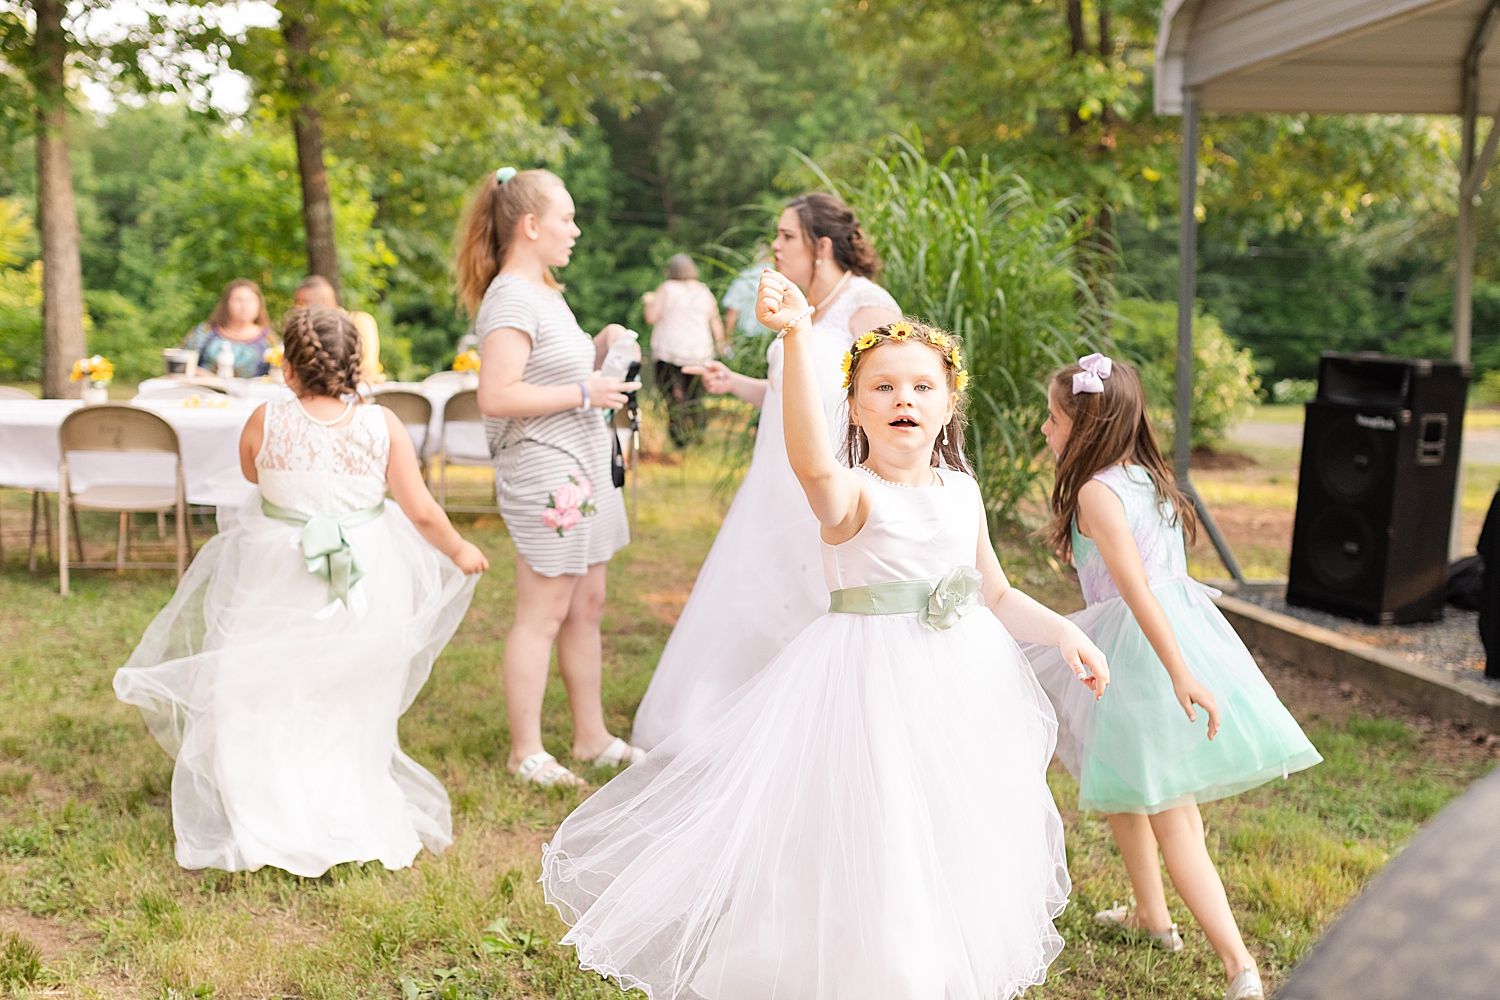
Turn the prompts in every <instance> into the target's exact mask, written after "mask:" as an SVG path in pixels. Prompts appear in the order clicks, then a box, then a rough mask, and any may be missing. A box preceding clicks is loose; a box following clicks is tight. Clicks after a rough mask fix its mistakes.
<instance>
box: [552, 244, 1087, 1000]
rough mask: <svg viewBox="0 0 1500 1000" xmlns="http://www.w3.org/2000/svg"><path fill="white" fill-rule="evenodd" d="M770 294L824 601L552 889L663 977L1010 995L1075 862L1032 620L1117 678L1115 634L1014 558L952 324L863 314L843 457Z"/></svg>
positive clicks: (914, 995)
mask: <svg viewBox="0 0 1500 1000" xmlns="http://www.w3.org/2000/svg"><path fill="white" fill-rule="evenodd" d="M760 296H761V301H760V303H759V307H758V309H757V313H758V315H759V318H760V319H761V322H763V323H765V324H766V325H767V326H770V327H772V328H773V329H778V330H783V331H784V333H785V347H786V361H785V374H784V393H785V395H784V413H785V417H786V421H785V423H786V428H787V452H788V455H789V457H790V459H791V463H792V467H793V468H794V469H795V470H796V473H797V477H798V479H799V481H800V482H801V484H802V487H803V490H804V491H805V493H806V496H807V499H808V501H809V502H810V503H811V506H812V509H813V511H814V512H815V513H816V515H817V517H818V520H819V521H820V522H821V524H822V526H823V527H822V534H823V545H822V551H823V564H824V568H825V572H826V575H827V579H828V586H829V589H830V590H831V591H833V594H832V600H831V606H830V609H829V613H828V614H826V615H824V616H823V617H822V618H819V619H818V620H816V621H814V622H813V623H812V624H811V625H809V626H808V627H807V628H806V629H805V630H804V631H803V632H802V634H801V635H799V636H798V637H797V638H796V639H794V640H793V641H792V642H791V644H790V645H789V646H787V647H786V648H785V649H784V650H783V651H782V652H781V653H780V654H779V655H778V656H777V657H776V658H775V659H774V660H772V661H771V663H770V665H769V666H767V668H766V669H765V671H764V672H763V673H762V674H761V675H760V676H759V677H757V678H756V679H755V680H754V681H752V682H751V683H750V684H748V685H746V686H745V687H744V688H743V689H742V690H741V693H740V694H739V696H738V700H737V702H736V703H735V704H734V705H733V706H732V707H731V708H729V709H728V711H727V713H726V714H725V715H723V716H722V717H721V719H720V720H719V722H718V723H717V725H715V726H714V727H712V728H711V729H709V730H706V731H703V732H701V733H697V734H691V733H684V734H678V735H675V736H672V737H669V738H668V739H667V740H665V741H664V742H663V743H661V744H660V745H659V746H657V747H656V748H655V749H653V750H652V751H651V752H650V753H649V754H648V755H647V756H646V758H645V760H644V761H642V762H640V763H637V764H635V765H634V766H632V767H631V768H630V769H629V770H627V771H625V772H624V773H623V774H622V775H620V776H619V777H617V778H615V779H614V780H613V781H611V782H610V783H609V784H608V785H606V786H605V787H604V788H602V789H600V790H599V791H598V792H596V793H595V794H594V795H593V796H592V797H591V798H589V799H588V800H587V801H586V802H584V803H583V804H582V805H581V806H580V807H579V808H578V809H577V810H576V811H575V812H574V813H573V814H572V815H571V816H569V817H568V818H567V820H566V821H564V823H563V824H562V827H561V828H560V829H559V830H558V831H557V834H556V836H555V837H554V838H553V839H552V841H551V843H550V844H548V845H547V846H546V847H545V848H544V854H543V863H542V883H543V886H544V888H545V891H546V894H547V899H548V901H549V902H551V903H553V904H554V905H555V906H556V907H557V909H558V911H559V912H560V913H561V914H562V916H563V919H564V920H565V921H567V922H568V923H569V924H571V925H572V929H571V930H570V931H569V933H568V934H567V936H566V937H565V938H564V939H563V941H564V943H565V944H571V945H573V946H575V947H576V948H577V951H578V958H579V962H580V964H581V965H583V966H584V967H585V968H591V969H595V970H598V971H600V972H602V973H605V974H606V975H609V976H613V977H616V978H617V979H618V980H619V982H620V983H621V985H622V986H624V987H627V988H628V987H639V988H641V989H643V990H645V991H646V992H647V994H648V995H649V996H651V997H652V1000H676V998H683V1000H687V998H692V1000H1004V998H1007V997H1012V996H1015V995H1016V994H1018V993H1020V992H1021V991H1023V990H1024V989H1026V988H1027V987H1028V986H1031V985H1033V984H1035V983H1038V982H1040V981H1041V980H1042V979H1043V978H1044V977H1045V975H1046V971H1047V967H1048V965H1049V964H1050V963H1051V961H1052V959H1053V958H1054V957H1056V955H1057V953H1058V951H1059V950H1060V949H1061V948H1062V939H1061V937H1060V936H1059V935H1058V933H1057V931H1056V929H1055V928H1054V927H1053V923H1052V921H1053V918H1054V917H1055V916H1056V915H1057V914H1058V912H1059V911H1060V910H1061V909H1062V907H1063V905H1064V904H1065V903H1066V901H1067V896H1068V890H1069V882H1068V874H1067V867H1066V863H1065V859H1064V855H1063V834H1062V823H1061V820H1060V819H1059V817H1058V813H1057V809H1056V807H1055V806H1054V804H1053V801H1052V795H1051V793H1050V792H1049V790H1048V788H1047V783H1046V778H1045V772H1046V768H1047V764H1048V761H1049V760H1050V759H1051V756H1052V750H1053V742H1054V738H1055V735H1056V727H1057V724H1056V720H1055V718H1054V716H1053V714H1052V710H1051V708H1050V707H1049V705H1048V703H1047V700H1046V698H1045V696H1044V695H1043V693H1042V691H1041V688H1040V687H1039V685H1038V684H1037V682H1036V679H1035V678H1034V677H1033V676H1032V673H1031V670H1030V667H1029V666H1028V665H1027V663H1026V661H1025V659H1024V658H1023V657H1022V656H1021V654H1020V651H1019V649H1018V648H1017V645H1016V638H1021V639H1025V640H1029V641H1033V642H1042V643H1048V644H1051V645H1056V646H1059V647H1061V649H1062V650H1063V653H1064V656H1065V658H1066V659H1067V660H1068V661H1069V662H1071V663H1072V664H1073V665H1074V668H1075V670H1076V671H1077V674H1078V676H1079V677H1080V679H1083V678H1084V676H1085V669H1084V668H1085V665H1087V667H1089V668H1091V670H1092V674H1091V675H1089V676H1088V677H1087V680H1085V681H1084V683H1086V684H1087V685H1088V686H1090V687H1091V688H1093V689H1094V690H1095V691H1096V692H1097V691H1102V690H1103V687H1104V685H1105V684H1106V683H1108V672H1107V667H1106V665H1105V662H1104V658H1103V656H1102V655H1101V654H1100V653H1099V651H1098V650H1097V649H1096V648H1095V647H1094V646H1093V644H1092V643H1090V642H1089V640H1088V639H1087V638H1086V637H1085V636H1084V635H1083V633H1082V632H1080V631H1079V630H1078V628H1077V627H1076V626H1074V625H1072V624H1071V623H1069V622H1068V621H1067V620H1065V619H1064V618H1062V617H1060V616H1058V615H1056V614H1054V613H1053V612H1051V611H1048V610H1047V609H1045V608H1043V607H1042V606H1041V605H1039V604H1037V603H1036V602H1034V601H1032V600H1031V599H1030V598H1028V597H1027V596H1025V595H1024V594H1021V593H1019V592H1018V591H1016V590H1014V589H1013V588H1011V587H1010V586H1009V585H1008V584H1007V582H1006V579H1005V575H1004V573H1002V572H1001V569H1000V564H999V562H998V561H997V560H996V558H995V553H994V549H993V548H992V547H991V545H990V541H989V535H988V532H987V531H986V528H985V519H984V513H983V506H982V502H981V498H980V495H979V490H978V488H977V486H976V485H975V483H974V480H973V479H972V478H970V477H969V476H968V475H965V474H964V473H963V472H961V471H959V469H960V467H962V465H963V456H962V451H961V443H962V442H961V435H960V421H958V420H954V419H953V418H954V416H955V412H956V410H957V407H958V406H959V404H960V401H961V389H962V383H963V382H964V380H965V379H966V376H965V375H964V374H963V373H962V371H961V368H960V361H961V359H960V356H959V353H958V350H957V349H956V348H955V347H954V346H953V345H952V344H951V342H949V341H948V339H947V338H946V337H945V336H944V335H943V334H941V333H940V332H938V331H935V330H929V329H928V328H926V327H922V326H920V325H918V324H909V323H903V322H898V323H893V324H889V325H887V326H883V327H881V328H879V329H878V330H875V331H872V332H870V333H867V334H865V335H864V336H862V337H861V338H859V340H857V341H856V342H855V344H854V348H853V351H852V353H851V356H850V359H849V366H850V369H851V370H850V380H851V383H852V386H851V388H850V389H849V403H850V411H851V416H850V420H851V427H850V432H851V436H852V438H853V440H852V441H851V442H850V446H849V447H850V451H851V458H852V459H853V461H852V462H851V464H853V465H856V466H857V467H856V468H844V467H842V466H841V465H839V464H838V462H837V461H836V460H835V458H834V453H833V449H832V447H831V446H830V442H829V434H828V425H827V423H826V421H825V419H824V413H823V405H822V403H821V401H820V400H819V398H818V392H817V388H816V375H815V372H814V365H813V360H812V351H811V345H810V343H809V340H810V338H809V336H808V333H807V323H806V316H807V310H806V309H805V301H804V300H803V299H802V295H801V293H800V292H798V291H797V290H796V288H795V286H793V285H792V284H791V282H789V281H787V280H786V279H785V278H784V277H783V276H781V275H780V274H777V273H776V272H774V271H767V272H766V273H765V275H764V276H763V277H762V279H761V290H760ZM940 435H942V436H943V437H944V438H945V441H946V443H945V444H943V445H941V446H940V445H938V444H937V439H938V437H939V436H940ZM940 460H941V464H940ZM779 555H780V554H779V553H767V554H766V558H777V557H778V556H779ZM1013 636H1014V637H1016V638H1013Z"/></svg>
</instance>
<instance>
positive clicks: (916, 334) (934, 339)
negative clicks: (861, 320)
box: [841, 320, 969, 392]
mask: <svg viewBox="0 0 1500 1000" xmlns="http://www.w3.org/2000/svg"><path fill="white" fill-rule="evenodd" d="M886 340H893V341H896V342H897V343H900V342H901V341H903V340H917V341H920V342H922V343H924V344H930V345H931V346H933V347H935V348H937V350H938V353H940V354H941V355H942V356H943V364H944V365H945V366H946V367H947V368H948V370H950V371H952V372H953V373H954V375H953V383H954V387H955V388H956V389H957V390H958V391H959V392H963V391H964V390H965V389H967V388H968V387H969V371H968V369H967V368H965V367H964V356H963V352H962V351H961V350H960V349H959V346H958V344H957V342H955V341H954V339H953V338H952V337H950V336H948V335H947V334H946V333H944V332H943V331H941V330H938V329H934V328H933V327H930V326H924V325H922V324H921V323H909V322H907V321H906V320H902V321H901V322H899V323H890V324H888V325H886V326H878V327H876V328H875V329H873V330H868V331H866V332H865V333H863V334H861V335H860V337H859V339H857V340H856V341H855V342H854V346H853V347H851V348H850V349H849V350H848V351H846V352H845V353H844V360H843V362H842V365H841V367H842V369H843V372H844V391H845V392H847V391H849V387H850V386H851V385H852V384H853V383H854V359H855V358H857V357H858V356H859V355H861V354H863V353H864V352H865V351H868V350H869V349H870V348H872V347H874V346H875V345H876V344H879V343H880V342H882V341H886Z"/></svg>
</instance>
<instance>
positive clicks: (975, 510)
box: [823, 469, 984, 591]
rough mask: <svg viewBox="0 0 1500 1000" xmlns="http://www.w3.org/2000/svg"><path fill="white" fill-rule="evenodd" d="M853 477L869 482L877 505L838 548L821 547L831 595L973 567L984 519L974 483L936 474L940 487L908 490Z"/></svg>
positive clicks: (953, 475) (957, 476)
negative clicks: (857, 588) (958, 568)
mask: <svg viewBox="0 0 1500 1000" xmlns="http://www.w3.org/2000/svg"><path fill="white" fill-rule="evenodd" d="M855 474H856V475H862V476H865V477H866V478H867V479H868V480H869V482H870V485H871V487H872V488H873V489H874V498H875V502H874V503H873V504H872V505H871V508H870V519H869V520H868V521H866V522H865V526H864V527H863V528H862V529H860V532H859V534H857V535H855V536H854V537H853V538H851V539H849V540H848V541H847V542H843V543H841V544H839V545H829V544H828V543H827V542H824V543H823V576H824V579H825V580H826V581H827V583H828V589H829V590H830V591H833V590H843V589H844V588H846V587H864V586H868V585H870V584H872V583H890V582H891V581H894V580H929V579H932V578H933V577H937V576H942V575H944V574H945V573H947V572H948V571H949V570H951V569H953V568H954V567H955V566H970V567H972V566H973V565H974V563H975V557H976V556H977V555H978V552H979V532H980V530H981V526H982V522H983V519H984V513H983V505H982V501H981V500H980V496H979V486H978V484H976V483H975V482H974V480H973V479H972V478H970V477H969V476H966V475H964V474H963V473H962V472H955V471H953V470H952V469H939V470H938V475H939V476H940V477H941V478H942V481H943V485H941V486H928V487H921V488H918V489H908V488H907V487H904V486H890V485H888V484H886V483H883V482H881V481H880V480H879V479H876V478H875V477H874V476H873V475H870V473H869V472H867V471H866V470H864V469H857V470H855Z"/></svg>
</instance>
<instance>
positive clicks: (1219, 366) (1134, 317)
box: [1112, 299, 1260, 448]
mask: <svg viewBox="0 0 1500 1000" xmlns="http://www.w3.org/2000/svg"><path fill="white" fill-rule="evenodd" d="M1116 311H1117V314H1118V321H1117V322H1116V324H1115V327H1114V330H1113V335H1112V339H1113V340H1114V343H1115V344H1116V345H1117V347H1118V349H1119V350H1120V353H1121V354H1123V355H1124V356H1126V357H1128V358H1129V359H1130V360H1131V362H1132V363H1135V364H1137V365H1139V367H1140V370H1141V381H1142V382H1143V383H1144V385H1145V387H1146V394H1147V397H1148V398H1149V399H1150V403H1151V410H1152V419H1153V420H1155V421H1156V424H1157V428H1158V429H1159V430H1166V429H1167V428H1169V427H1171V425H1172V413H1173V402H1174V400H1175V398H1176V396H1175V393H1176V388H1175V387H1176V378H1177V304H1176V303H1174V302H1153V301H1150V300H1149V299H1121V300H1120V301H1119V303H1118V304H1117V307H1116ZM1193 361H1194V365H1193V447H1194V448H1198V447H1202V446H1205V445H1207V446H1210V447H1214V446H1218V445H1221V444H1223V443H1224V439H1225V437H1227V436H1228V434H1229V431H1230V430H1231V429H1232V428H1233V427H1234V426H1235V425H1236V424H1239V423H1241V422H1242V421H1244V419H1245V418H1246V417H1248V416H1249V415H1250V411H1251V408H1252V407H1254V405H1255V400H1256V397H1257V394H1258V393H1259V392H1260V376H1258V375H1256V374H1255V364H1254V362H1253V359H1252V358H1251V356H1250V351H1249V350H1248V349H1238V348H1236V347H1235V346H1234V342H1233V341H1231V340H1230V339H1229V336H1228V335H1227V334H1226V333H1225V332H1224V329H1223V328H1222V327H1221V326H1219V321H1218V320H1217V319H1215V318H1214V317H1213V316H1212V315H1210V314H1208V313H1203V312H1200V313H1198V314H1197V315H1195V316H1194V317H1193Z"/></svg>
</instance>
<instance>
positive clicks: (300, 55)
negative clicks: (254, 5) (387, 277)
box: [279, 4, 342, 294]
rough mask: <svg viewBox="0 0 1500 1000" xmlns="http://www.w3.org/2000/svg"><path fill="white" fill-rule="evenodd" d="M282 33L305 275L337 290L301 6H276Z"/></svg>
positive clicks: (307, 39) (335, 250)
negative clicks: (304, 244) (299, 185)
mask: <svg viewBox="0 0 1500 1000" xmlns="http://www.w3.org/2000/svg"><path fill="white" fill-rule="evenodd" d="M279 6H280V7H281V24H282V28H281V35H282V37H283V38H284V39H286V46H287V50H288V51H289V53H290V55H291V58H290V59H288V60H287V78H288V80H287V82H288V89H289V90H290V91H291V92H292V93H293V94H294V95H295V96H296V98H297V109H296V110H295V111H294V112H292V133H293V135H295V136H296V139H297V172H298V174H299V175H300V177H301V180H302V228H303V230H304V231H305V232H306V234H307V273H308V274H316V275H321V276H322V277H324V278H327V279H328V282H329V284H331V285H333V290H334V293H335V294H339V293H341V290H342V286H341V283H340V281H339V251H338V243H337V241H336V240H335V239H334V232H333V203H332V202H331V201H330V199H329V197H328V168H327V166H326V165H325V164H324V162H323V122H322V118H321V117H320V116H319V114H318V109H317V106H316V103H315V102H316V99H317V96H318V88H317V84H316V83H315V82H314V81H313V80H312V78H311V74H310V73H309V72H308V67H309V66H310V65H311V64H312V63H313V62H314V61H315V59H316V57H315V56H314V55H313V52H312V40H311V38H310V37H309V33H308V28H307V20H308V15H307V13H306V11H305V10H303V9H302V6H301V5H300V4H281V5H279Z"/></svg>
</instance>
